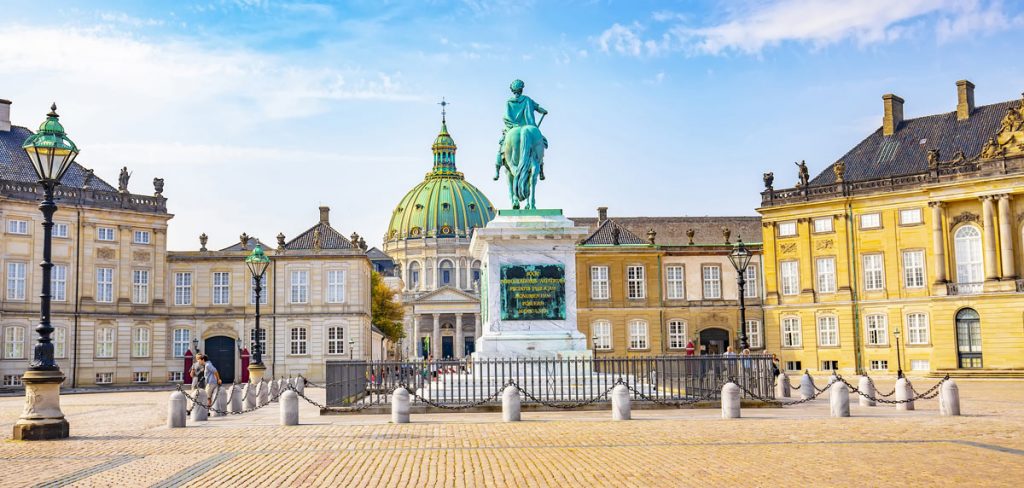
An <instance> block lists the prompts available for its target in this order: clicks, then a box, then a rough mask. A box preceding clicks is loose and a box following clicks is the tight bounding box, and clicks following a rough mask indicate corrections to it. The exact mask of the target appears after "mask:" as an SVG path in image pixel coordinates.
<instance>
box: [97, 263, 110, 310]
mask: <svg viewBox="0 0 1024 488" xmlns="http://www.w3.org/2000/svg"><path fill="white" fill-rule="evenodd" d="M96 302H98V303H113V302H114V268H96Z"/></svg>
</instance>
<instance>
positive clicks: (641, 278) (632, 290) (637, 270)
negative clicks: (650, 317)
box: [626, 265, 647, 300]
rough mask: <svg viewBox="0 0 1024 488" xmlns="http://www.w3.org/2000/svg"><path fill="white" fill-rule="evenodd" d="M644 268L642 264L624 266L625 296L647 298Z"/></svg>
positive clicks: (635, 298)
mask: <svg viewBox="0 0 1024 488" xmlns="http://www.w3.org/2000/svg"><path fill="white" fill-rule="evenodd" d="M645 276H646V270H645V269H644V267H643V265H631V266H626V289H627V292H626V293H627V295H626V298H628V299H630V300H643V299H645V298H647V280H646V278H645Z"/></svg>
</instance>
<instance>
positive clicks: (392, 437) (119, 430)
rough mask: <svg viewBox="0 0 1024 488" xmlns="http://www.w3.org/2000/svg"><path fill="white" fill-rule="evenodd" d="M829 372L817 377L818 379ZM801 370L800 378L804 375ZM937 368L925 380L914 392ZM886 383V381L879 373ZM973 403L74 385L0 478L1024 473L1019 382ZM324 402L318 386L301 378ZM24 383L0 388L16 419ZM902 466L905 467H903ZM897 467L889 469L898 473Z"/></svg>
mask: <svg viewBox="0 0 1024 488" xmlns="http://www.w3.org/2000/svg"><path fill="white" fill-rule="evenodd" d="M824 380H825V379H824V378H819V379H818V384H819V385H824V384H825V383H824ZM796 381H797V380H796V379H793V380H792V382H796ZM936 381H937V380H935V379H925V378H919V379H916V381H915V383H916V385H917V389H918V390H919V391H924V390H923V388H928V387H930V386H931V385H933V384H934V383H935V382H936ZM877 383H878V387H879V389H880V390H882V391H891V390H892V384H893V381H892V379H879V380H878V382H877ZM958 385H959V387H960V395H961V407H962V412H963V414H964V415H963V416H960V417H941V416H939V413H938V401H937V399H933V400H924V401H918V402H917V409H916V410H915V411H910V412H898V411H896V409H895V408H894V407H890V406H878V407H860V406H858V405H857V402H856V398H855V397H853V396H851V410H852V415H853V416H852V417H850V418H830V417H829V410H828V400H827V398H825V397H824V396H822V397H821V398H818V399H816V400H814V401H812V402H810V403H807V404H804V405H799V406H794V407H786V408H781V409H778V408H771V409H769V408H764V409H744V410H743V416H744V417H743V418H742V419H738V420H722V419H721V418H720V411H719V410H718V409H685V410H636V409H634V411H633V418H634V420H632V421H627V422H612V421H611V420H610V412H609V411H607V410H602V411H585V412H576V411H570V412H530V411H524V413H523V420H524V421H523V422H520V423H503V422H501V414H500V413H472V414H461V413H448V414H443V413H442V414H429V415H426V414H424V415H415V414H414V415H413V417H412V423H411V424H404V425H394V424H390V423H389V420H390V418H389V417H388V416H385V415H338V416H319V415H318V413H317V409H316V407H313V406H312V405H309V404H307V403H306V402H305V401H303V400H301V399H300V412H301V420H300V422H301V425H299V426H295V427H282V426H280V425H278V417H279V408H278V404H276V403H272V404H270V405H269V406H267V407H265V408H263V409H261V410H258V411H256V412H252V413H249V414H244V415H239V416H229V417H220V418H216V417H211V419H210V421H208V422H203V423H200V425H198V426H197V425H196V424H194V423H193V422H192V421H191V420H189V425H188V427H187V428H185V429H169V428H167V427H166V426H165V422H166V412H167V399H168V395H169V392H168V391H158V392H154V391H145V392H143V391H132V392H109V393H85V394H68V395H64V396H63V397H62V406H63V410H64V413H65V415H67V418H68V420H69V421H70V422H71V438H70V439H68V440H63V441H38V442H19V441H12V440H5V441H3V442H2V443H0V472H2V473H3V477H2V478H0V486H33V485H44V486H132V487H135V486H139V487H141V486H179V485H188V486H218V485H221V486H223V485H235V486H237V485H246V486H318V485H319V486H524V487H525V486H531V487H532V486H701V485H718V486H722V485H730V486H778V485H783V484H788V485H795V486H882V485H890V484H897V485H900V484H906V485H918V486H937V485H977V484H980V483H984V484H986V485H991V486H1019V484H1018V483H1019V481H1020V479H1021V477H1024V381H1021V380H959V381H958ZM307 394H308V395H309V396H310V397H311V398H313V399H317V400H322V399H323V395H324V391H323V390H322V389H319V388H309V389H307ZM23 403H24V397H22V396H7V397H2V398H0V429H4V430H6V431H10V429H11V426H12V425H13V423H14V422H15V420H16V419H17V417H18V415H19V413H20V411H21V408H22V405H23ZM895 480H899V481H895ZM894 481H895V482H894Z"/></svg>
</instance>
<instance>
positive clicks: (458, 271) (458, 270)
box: [452, 258, 462, 290]
mask: <svg viewBox="0 0 1024 488" xmlns="http://www.w3.org/2000/svg"><path fill="white" fill-rule="evenodd" d="M454 261H455V279H454V280H452V281H454V282H455V288H458V289H460V290H461V289H462V266H461V265H460V264H459V263H461V262H462V260H461V259H459V258H455V259H454Z"/></svg>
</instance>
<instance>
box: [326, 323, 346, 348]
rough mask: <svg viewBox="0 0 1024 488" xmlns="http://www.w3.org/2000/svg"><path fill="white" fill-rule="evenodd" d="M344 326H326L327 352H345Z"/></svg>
mask: <svg viewBox="0 0 1024 488" xmlns="http://www.w3.org/2000/svg"><path fill="white" fill-rule="evenodd" d="M345 352H346V351H345V327H343V326H340V325H332V326H330V327H328V328H327V354H335V355H336V354H345Z"/></svg>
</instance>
